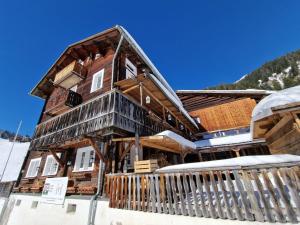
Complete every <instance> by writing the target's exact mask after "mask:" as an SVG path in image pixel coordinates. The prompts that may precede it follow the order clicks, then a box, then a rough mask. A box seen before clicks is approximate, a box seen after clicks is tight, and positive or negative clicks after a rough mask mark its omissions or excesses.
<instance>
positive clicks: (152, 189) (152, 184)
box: [149, 175, 156, 213]
mask: <svg viewBox="0 0 300 225" xmlns="http://www.w3.org/2000/svg"><path fill="white" fill-rule="evenodd" d="M149 177H150V198H151V204H152V205H151V206H152V212H153V213H155V212H156V200H155V187H154V178H153V175H149Z"/></svg>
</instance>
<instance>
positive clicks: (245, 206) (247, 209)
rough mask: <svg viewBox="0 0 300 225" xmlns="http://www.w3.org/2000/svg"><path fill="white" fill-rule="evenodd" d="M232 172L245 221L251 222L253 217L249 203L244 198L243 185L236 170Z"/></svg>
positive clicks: (245, 197)
mask: <svg viewBox="0 0 300 225" xmlns="http://www.w3.org/2000/svg"><path fill="white" fill-rule="evenodd" d="M232 172H233V175H234V179H235V182H236V186H237V189H238V191H239V193H240V196H241V201H242V205H243V209H244V212H245V217H246V219H247V220H249V221H253V220H254V217H253V214H252V213H251V212H250V205H249V202H248V199H247V196H246V192H245V190H244V186H243V183H242V181H241V179H240V175H239V173H238V171H237V170H233V171H232Z"/></svg>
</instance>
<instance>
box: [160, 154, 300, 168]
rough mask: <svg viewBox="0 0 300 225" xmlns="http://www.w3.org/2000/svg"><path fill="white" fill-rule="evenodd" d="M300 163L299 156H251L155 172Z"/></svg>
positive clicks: (198, 163)
mask: <svg viewBox="0 0 300 225" xmlns="http://www.w3.org/2000/svg"><path fill="white" fill-rule="evenodd" d="M280 163H300V156H297V155H289V154H284V155H253V156H242V157H237V158H231V159H222V160H214V161H208V162H197V163H185V164H179V165H174V166H167V167H163V168H160V169H158V170H156V172H179V171H186V170H207V169H212V168H229V167H230V168H241V167H248V166H257V165H266V166H267V165H268V164H280Z"/></svg>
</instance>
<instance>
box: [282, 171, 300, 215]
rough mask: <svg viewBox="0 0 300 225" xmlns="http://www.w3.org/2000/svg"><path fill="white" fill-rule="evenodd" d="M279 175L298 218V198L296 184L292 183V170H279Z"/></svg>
mask: <svg viewBox="0 0 300 225" xmlns="http://www.w3.org/2000/svg"><path fill="white" fill-rule="evenodd" d="M279 173H280V175H281V177H282V178H283V180H284V182H285V184H286V185H287V187H288V189H289V191H290V193H291V196H292V199H293V202H294V203H295V205H296V212H297V214H298V216H300V197H299V194H298V190H297V184H296V182H294V181H296V179H295V178H294V174H293V170H292V169H290V168H281V169H279Z"/></svg>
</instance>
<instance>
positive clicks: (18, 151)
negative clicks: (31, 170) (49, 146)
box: [0, 138, 30, 182]
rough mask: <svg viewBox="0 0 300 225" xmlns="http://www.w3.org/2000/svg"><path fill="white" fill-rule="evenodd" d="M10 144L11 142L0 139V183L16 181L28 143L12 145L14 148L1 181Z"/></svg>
mask: <svg viewBox="0 0 300 225" xmlns="http://www.w3.org/2000/svg"><path fill="white" fill-rule="evenodd" d="M12 144H13V143H12V142H9V141H8V140H5V139H1V138H0V182H9V181H16V180H17V179H18V176H19V173H20V170H21V169H22V165H23V162H24V159H25V157H26V154H27V151H28V148H29V144H30V143H29V142H26V143H18V142H16V143H15V144H14V148H13V150H12V153H11V156H10V158H9V161H8V164H7V167H6V169H5V172H4V175H3V177H2V179H1V175H2V173H3V170H4V167H5V164H6V162H7V160H8V155H9V152H10V149H11V146H12Z"/></svg>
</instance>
